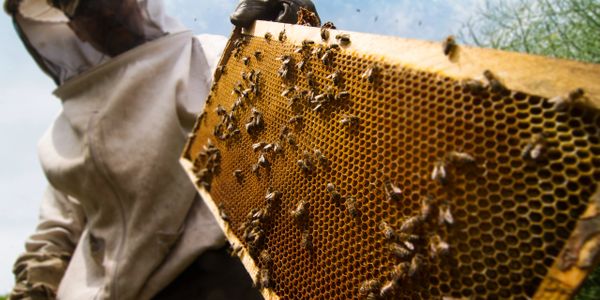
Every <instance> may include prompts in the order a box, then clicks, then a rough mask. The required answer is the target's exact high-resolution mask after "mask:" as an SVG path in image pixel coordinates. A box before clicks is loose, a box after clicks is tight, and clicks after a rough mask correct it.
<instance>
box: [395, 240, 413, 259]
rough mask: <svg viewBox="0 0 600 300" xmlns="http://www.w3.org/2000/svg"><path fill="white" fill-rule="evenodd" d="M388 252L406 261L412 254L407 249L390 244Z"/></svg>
mask: <svg viewBox="0 0 600 300" xmlns="http://www.w3.org/2000/svg"><path fill="white" fill-rule="evenodd" d="M390 251H392V253H393V254H394V255H396V256H397V257H398V258H400V259H407V258H409V257H410V255H411V254H412V252H411V251H410V250H409V249H407V248H405V247H404V246H401V245H400V244H396V243H392V244H390Z"/></svg>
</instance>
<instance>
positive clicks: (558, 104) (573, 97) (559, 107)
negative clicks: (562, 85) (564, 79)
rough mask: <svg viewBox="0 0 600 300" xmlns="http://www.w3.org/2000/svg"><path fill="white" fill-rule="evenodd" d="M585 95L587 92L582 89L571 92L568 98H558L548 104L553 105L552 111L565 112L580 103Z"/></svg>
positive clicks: (552, 99)
mask: <svg viewBox="0 0 600 300" xmlns="http://www.w3.org/2000/svg"><path fill="white" fill-rule="evenodd" d="M584 94H585V91H584V90H583V89H582V88H578V89H575V90H573V91H571V92H570V93H569V94H568V95H567V96H566V97H565V96H556V97H554V98H551V99H550V100H548V103H550V104H552V109H554V110H556V111H563V110H565V109H566V108H567V107H568V106H570V105H572V104H573V103H575V102H577V101H580V100H581V99H582V98H583V96H584Z"/></svg>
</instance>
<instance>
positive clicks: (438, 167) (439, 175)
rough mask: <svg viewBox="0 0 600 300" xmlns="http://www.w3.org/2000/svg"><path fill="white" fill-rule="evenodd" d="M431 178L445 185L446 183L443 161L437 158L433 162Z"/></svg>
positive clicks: (446, 177) (446, 175)
mask: <svg viewBox="0 0 600 300" xmlns="http://www.w3.org/2000/svg"><path fill="white" fill-rule="evenodd" d="M431 180H435V181H437V182H439V183H440V184H441V185H446V184H447V183H448V173H447V172H446V162H445V161H443V160H439V161H437V162H436V163H435V166H434V167H433V172H431Z"/></svg>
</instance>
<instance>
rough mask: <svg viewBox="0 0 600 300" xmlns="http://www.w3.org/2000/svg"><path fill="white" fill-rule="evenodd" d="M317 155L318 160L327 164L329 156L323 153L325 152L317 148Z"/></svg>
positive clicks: (322, 163)
mask: <svg viewBox="0 0 600 300" xmlns="http://www.w3.org/2000/svg"><path fill="white" fill-rule="evenodd" d="M314 152H315V157H316V158H317V161H318V162H319V163H320V164H321V165H327V162H328V161H327V158H326V157H325V155H323V153H321V150H319V149H315V151H314Z"/></svg>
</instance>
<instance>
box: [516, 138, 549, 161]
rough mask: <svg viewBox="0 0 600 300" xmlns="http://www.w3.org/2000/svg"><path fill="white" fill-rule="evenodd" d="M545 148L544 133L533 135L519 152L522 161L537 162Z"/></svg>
mask: <svg viewBox="0 0 600 300" xmlns="http://www.w3.org/2000/svg"><path fill="white" fill-rule="evenodd" d="M545 148H546V135H545V134H544V133H540V134H535V135H534V136H533V137H532V138H531V140H530V141H529V142H528V143H527V145H525V148H523V151H521V157H523V158H524V159H528V158H530V159H533V160H538V159H539V158H540V157H541V156H542V154H543V152H544V149H545Z"/></svg>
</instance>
